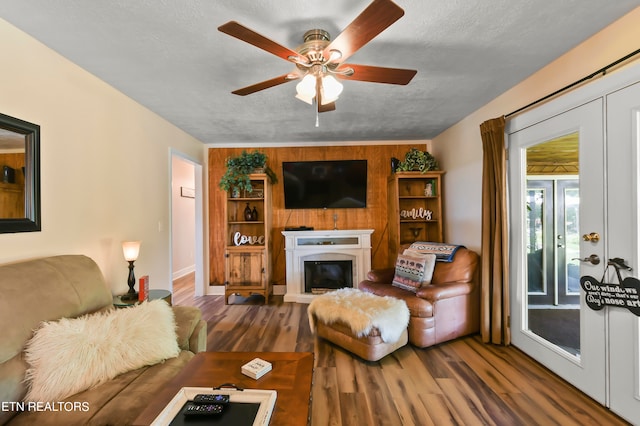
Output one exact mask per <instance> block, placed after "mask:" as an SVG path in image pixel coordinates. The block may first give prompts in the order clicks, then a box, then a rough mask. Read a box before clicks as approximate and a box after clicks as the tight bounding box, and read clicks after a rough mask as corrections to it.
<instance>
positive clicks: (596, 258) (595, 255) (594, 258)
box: [571, 254, 600, 265]
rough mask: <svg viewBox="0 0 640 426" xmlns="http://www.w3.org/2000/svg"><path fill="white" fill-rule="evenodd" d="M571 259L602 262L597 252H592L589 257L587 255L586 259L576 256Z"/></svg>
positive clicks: (595, 263) (597, 263)
mask: <svg viewBox="0 0 640 426" xmlns="http://www.w3.org/2000/svg"><path fill="white" fill-rule="evenodd" d="M571 260H579V261H580V262H589V263H591V264H592V265H599V264H600V257H598V255H597V254H592V255H591V256H589V257H585V258H584V259H580V258H579V257H574V258H573V259H571Z"/></svg>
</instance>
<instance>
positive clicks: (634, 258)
mask: <svg viewBox="0 0 640 426" xmlns="http://www.w3.org/2000/svg"><path fill="white" fill-rule="evenodd" d="M606 102H607V135H608V138H607V139H608V141H607V146H608V149H607V163H608V166H607V170H608V185H607V194H608V196H607V205H608V206H609V212H608V215H609V220H608V222H609V229H608V235H609V238H608V239H607V246H608V252H609V256H610V257H612V258H615V257H620V258H623V259H625V261H626V262H627V265H629V266H631V268H632V270H631V271H630V273H627V275H632V276H635V277H638V276H639V275H640V248H639V247H638V245H639V243H640V217H639V214H638V210H639V203H640V200H639V194H638V190H639V186H638V181H639V180H640V161H639V157H640V83H636V84H634V85H631V86H628V87H626V88H624V89H622V90H618V91H616V92H614V93H611V94H609V95H608V96H607V98H606ZM623 278H624V275H623ZM608 279H609V280H612V281H613V282H617V279H616V278H615V277H613V276H611V277H608ZM612 281H609V282H612ZM608 311H609V312H608V314H609V347H610V349H611V350H610V355H609V358H610V362H609V365H610V367H609V371H610V373H609V374H610V383H611V385H610V388H611V391H610V394H611V395H610V408H611V410H612V411H614V412H616V413H618V414H619V415H621V416H623V417H624V418H626V419H628V420H629V421H631V422H634V423H637V424H640V317H638V316H636V315H633V314H632V313H631V312H629V310H628V309H625V308H619V307H611V308H608Z"/></svg>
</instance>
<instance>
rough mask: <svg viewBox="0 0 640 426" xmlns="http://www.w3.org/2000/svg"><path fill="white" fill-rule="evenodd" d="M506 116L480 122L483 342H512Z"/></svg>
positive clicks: (481, 326) (481, 330) (507, 343)
mask: <svg viewBox="0 0 640 426" xmlns="http://www.w3.org/2000/svg"><path fill="white" fill-rule="evenodd" d="M504 128H505V119H504V117H498V118H494V119H492V120H487V121H485V122H484V123H482V124H481V125H480V133H481V136H482V148H483V161H482V248H481V265H482V275H481V284H482V301H481V313H480V316H481V318H480V319H481V325H480V328H481V329H480V332H481V335H482V341H483V342H485V343H494V344H499V345H509V344H510V343H511V331H510V328H509V315H510V312H509V257H508V256H509V252H508V235H507V229H508V228H507V220H508V219H507V183H506V176H507V171H506V149H505V139H504Z"/></svg>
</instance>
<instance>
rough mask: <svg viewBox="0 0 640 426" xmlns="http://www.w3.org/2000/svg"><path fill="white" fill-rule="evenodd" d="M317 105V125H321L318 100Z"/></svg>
mask: <svg viewBox="0 0 640 426" xmlns="http://www.w3.org/2000/svg"><path fill="white" fill-rule="evenodd" d="M316 105H317V106H318V108H316V127H320V114H319V112H318V109H319V108H320V105H319V104H318V103H317V102H316Z"/></svg>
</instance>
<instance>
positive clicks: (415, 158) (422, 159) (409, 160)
mask: <svg viewBox="0 0 640 426" xmlns="http://www.w3.org/2000/svg"><path fill="white" fill-rule="evenodd" d="M431 170H438V161H437V160H436V159H435V157H434V156H433V155H431V154H430V153H429V152H428V151H420V150H419V149H418V148H411V149H410V150H409V152H407V154H406V155H405V156H404V161H401V162H400V163H399V164H398V168H397V169H396V171H399V172H411V171H419V172H422V173H426V172H428V171H431Z"/></svg>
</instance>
